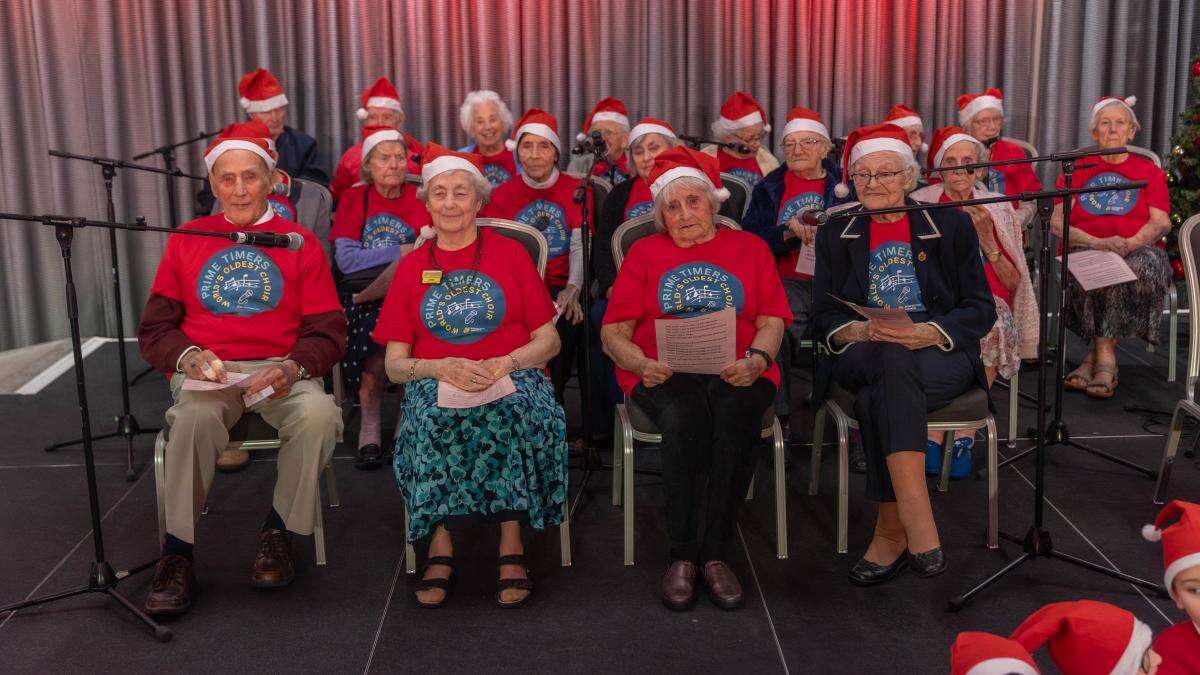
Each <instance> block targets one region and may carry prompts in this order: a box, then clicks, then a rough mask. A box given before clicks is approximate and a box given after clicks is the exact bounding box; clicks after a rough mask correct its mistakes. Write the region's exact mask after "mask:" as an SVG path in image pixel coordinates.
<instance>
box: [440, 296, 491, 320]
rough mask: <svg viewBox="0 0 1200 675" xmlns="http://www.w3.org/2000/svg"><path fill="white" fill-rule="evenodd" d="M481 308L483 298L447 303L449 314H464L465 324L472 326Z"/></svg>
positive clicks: (447, 312)
mask: <svg viewBox="0 0 1200 675" xmlns="http://www.w3.org/2000/svg"><path fill="white" fill-rule="evenodd" d="M481 309H483V301H482V300H462V301H459V302H451V303H449V304H448V305H446V314H447V315H449V316H459V315H463V320H462V322H463V325H464V326H470V325H471V324H473V323H475V317H477V316H479V310H481Z"/></svg>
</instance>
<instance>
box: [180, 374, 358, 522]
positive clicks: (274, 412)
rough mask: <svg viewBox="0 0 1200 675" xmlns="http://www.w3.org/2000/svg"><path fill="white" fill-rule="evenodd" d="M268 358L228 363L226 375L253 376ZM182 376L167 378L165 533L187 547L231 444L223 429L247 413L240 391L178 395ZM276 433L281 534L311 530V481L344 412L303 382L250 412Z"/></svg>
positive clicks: (314, 384) (314, 495)
mask: <svg viewBox="0 0 1200 675" xmlns="http://www.w3.org/2000/svg"><path fill="white" fill-rule="evenodd" d="M269 364H270V362H269V361H226V362H225V366H226V368H228V369H230V370H239V371H242V372H254V371H256V370H259V369H261V368H263V367H265V366H267V365H269ZM183 380H184V376H183V375H180V374H177V375H175V376H174V377H173V378H171V394H172V396H173V397H174V399H175V405H173V406H171V407H170V408H169V409H168V410H167V415H166V420H167V425H168V426H169V427H170V428H171V431H170V437H169V439H168V441H167V449H166V462H165V464H166V467H165V468H166V499H165V501H166V511H167V532H168V533H170V534H171V535H174V536H175V537H178V538H179V539H181V540H183V541H186V542H188V543H194V542H195V540H196V520H197V518H199V516H200V510H201V509H202V508H203V506H204V501H205V498H206V497H207V495H208V490H209V488H210V487H211V486H212V481H213V473H214V472H215V470H216V466H217V455H218V453H220V452H221V450H223V449H224V448H225V446H226V445H228V444H229V430H230V429H231V428H233V425H234V424H236V423H237V421H238V420H239V419H240V418H241V417H242V415H243V414H245V412H246V410H247V408H246V406H245V405H244V404H243V403H242V394H243V393H245V390H244V389H241V388H239V387H230V388H228V389H221V390H217V391H191V390H186V391H185V390H183V389H182V386H183ZM249 411H250V412H254V413H258V414H259V415H261V416H262V418H263V420H264V421H266V422H267V424H270V425H271V426H273V427H275V428H276V429H278V430H279V440H280V441H281V446H280V448H279V458H278V460H277V468H276V470H277V472H278V475H277V477H276V479H275V496H274V499H273V500H272V505H273V506H274V507H275V511H276V512H278V513H279V515H280V516H281V517H282V518H283V522H284V524H286V525H287V529H288V530H291V531H292V532H295V533H297V534H303V535H308V534H312V531H313V520H314V517H315V515H316V505H317V500H318V499H319V498H320V489H319V487H318V485H317V481H318V479H319V478H320V476H321V471H322V470H323V469H324V468H325V464H326V463H328V462H329V458H330V457H332V456H333V449H334V446H335V445H336V444H337V437H338V436H339V435H340V434H341V431H342V412H341V410H340V409H338V406H337V404H335V403H334V401H333V397H332V396H329V395H327V394H326V393H325V390H324V388H323V387H322V386H321V382H320V380H301V381H300V382H297V383H296V384H295V386H293V387H292V390H291V392H289V393H288V395H287V396H285V397H283V398H280V399H265V400H262V401H259V402H258V403H255V404H254V405H253V406H251V407H250V408H249Z"/></svg>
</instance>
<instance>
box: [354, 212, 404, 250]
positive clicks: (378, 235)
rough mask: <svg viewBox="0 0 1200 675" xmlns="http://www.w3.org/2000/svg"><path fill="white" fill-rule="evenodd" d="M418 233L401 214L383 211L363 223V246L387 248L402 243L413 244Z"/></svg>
mask: <svg viewBox="0 0 1200 675" xmlns="http://www.w3.org/2000/svg"><path fill="white" fill-rule="evenodd" d="M416 240H417V233H416V232H415V231H414V230H413V229H412V227H410V226H409V224H408V223H406V222H404V219H403V218H401V217H400V216H397V215H393V214H391V213H387V212H385V211H381V212H379V213H376V214H374V215H372V216H370V217H369V218H367V220H366V222H364V223H363V230H362V246H363V248H387V247H388V246H398V245H400V244H411V243H413V242H414V241H416Z"/></svg>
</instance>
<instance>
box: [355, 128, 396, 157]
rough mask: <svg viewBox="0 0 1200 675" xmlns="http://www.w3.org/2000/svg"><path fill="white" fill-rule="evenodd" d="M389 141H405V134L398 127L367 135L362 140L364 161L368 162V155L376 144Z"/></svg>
mask: <svg viewBox="0 0 1200 675" xmlns="http://www.w3.org/2000/svg"><path fill="white" fill-rule="evenodd" d="M388 141H401V142H403V141H404V136H403V135H401V133H400V131H399V130H397V129H383V130H380V131H376V132H375V133H373V134H371V135H370V136H367V137H366V138H364V139H363V142H362V161H363V163H364V164H365V163H366V162H367V156H368V155H370V154H371V151H372V150H374V149H375V146H377V145H379V144H380V143H387V142H388Z"/></svg>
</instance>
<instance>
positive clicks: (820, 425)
mask: <svg viewBox="0 0 1200 675" xmlns="http://www.w3.org/2000/svg"><path fill="white" fill-rule="evenodd" d="M823 445H825V406H824V404H822V405H821V407H820V408H817V414H816V419H814V420H813V437H812V460H811V461H810V463H809V469H808V494H809V496H815V495H816V494H817V488H818V486H819V485H820V482H821V446H823Z"/></svg>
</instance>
